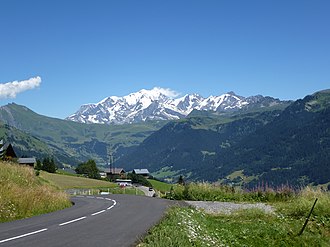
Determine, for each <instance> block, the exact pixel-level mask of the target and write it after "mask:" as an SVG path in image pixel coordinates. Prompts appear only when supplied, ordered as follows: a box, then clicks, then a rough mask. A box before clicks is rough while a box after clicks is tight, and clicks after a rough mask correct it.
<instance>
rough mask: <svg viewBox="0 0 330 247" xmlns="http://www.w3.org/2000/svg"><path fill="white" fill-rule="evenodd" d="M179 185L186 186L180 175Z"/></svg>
mask: <svg viewBox="0 0 330 247" xmlns="http://www.w3.org/2000/svg"><path fill="white" fill-rule="evenodd" d="M178 184H181V185H184V184H185V182H184V180H183V177H182V175H180V177H179V179H178Z"/></svg>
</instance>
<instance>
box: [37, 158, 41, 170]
mask: <svg viewBox="0 0 330 247" xmlns="http://www.w3.org/2000/svg"><path fill="white" fill-rule="evenodd" d="M35 170H38V171H40V170H42V163H41V161H40V160H39V159H38V160H37V164H36V167H35Z"/></svg>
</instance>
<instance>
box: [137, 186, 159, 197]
mask: <svg viewBox="0 0 330 247" xmlns="http://www.w3.org/2000/svg"><path fill="white" fill-rule="evenodd" d="M136 188H137V189H139V190H141V191H142V192H143V193H144V195H145V196H153V195H154V194H155V191H154V190H151V191H150V190H149V187H146V186H142V185H139V186H137V187H136Z"/></svg>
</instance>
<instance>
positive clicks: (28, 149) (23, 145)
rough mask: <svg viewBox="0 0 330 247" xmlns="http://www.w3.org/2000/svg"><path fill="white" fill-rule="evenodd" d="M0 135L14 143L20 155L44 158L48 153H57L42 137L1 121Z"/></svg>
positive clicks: (16, 151) (17, 153)
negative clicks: (41, 139)
mask: <svg viewBox="0 0 330 247" xmlns="http://www.w3.org/2000/svg"><path fill="white" fill-rule="evenodd" d="M0 137H1V139H3V140H5V141H7V142H10V143H12V145H13V146H14V147H15V153H16V155H17V156H18V157H23V156H27V157H31V156H33V157H37V158H40V159H42V158H44V157H45V156H46V155H51V156H52V155H56V150H54V149H51V148H50V147H49V146H48V145H47V144H46V143H44V142H42V141H40V139H38V138H36V137H33V136H31V135H29V134H27V133H25V132H23V131H21V130H18V129H16V128H14V127H11V126H9V125H7V124H3V123H1V122H0Z"/></svg>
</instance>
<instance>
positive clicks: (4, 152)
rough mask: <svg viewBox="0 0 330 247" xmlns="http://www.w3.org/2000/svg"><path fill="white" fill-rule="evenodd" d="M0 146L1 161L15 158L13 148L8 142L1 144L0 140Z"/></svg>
mask: <svg viewBox="0 0 330 247" xmlns="http://www.w3.org/2000/svg"><path fill="white" fill-rule="evenodd" d="M0 146H1V148H0V156H1V159H3V160H12V159H16V158H17V155H16V153H15V151H14V148H13V146H12V145H11V144H10V143H9V142H7V143H5V144H3V140H1V142H0Z"/></svg>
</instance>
